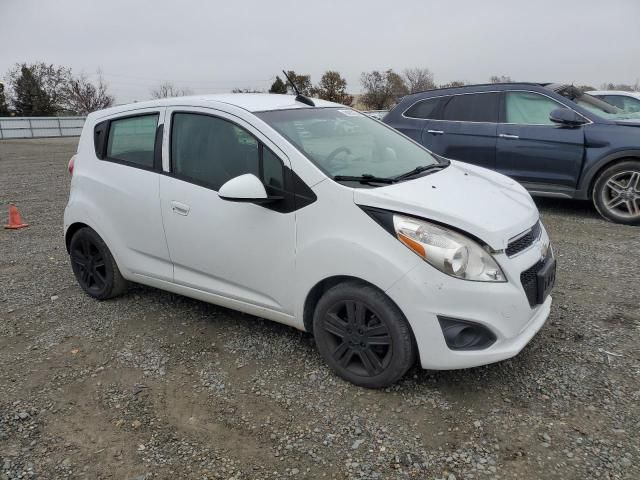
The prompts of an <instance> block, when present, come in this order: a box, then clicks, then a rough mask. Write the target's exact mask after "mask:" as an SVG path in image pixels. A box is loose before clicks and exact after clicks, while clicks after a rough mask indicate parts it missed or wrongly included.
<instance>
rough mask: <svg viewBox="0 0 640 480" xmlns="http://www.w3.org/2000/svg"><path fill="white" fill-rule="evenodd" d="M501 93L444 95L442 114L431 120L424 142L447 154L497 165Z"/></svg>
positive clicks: (468, 161) (462, 159) (440, 152)
mask: <svg viewBox="0 0 640 480" xmlns="http://www.w3.org/2000/svg"><path fill="white" fill-rule="evenodd" d="M498 103H499V94H498V93H496V92H486V93H465V94H460V95H451V96H446V97H442V103H441V104H440V105H439V109H440V112H438V113H439V116H438V118H434V119H431V120H429V122H428V124H427V125H426V126H425V128H424V130H423V132H422V144H423V145H425V146H426V147H427V148H429V149H430V150H431V151H433V152H434V153H437V154H439V155H442V156H443V157H447V158H452V159H454V160H461V161H463V162H467V163H473V164H474V165H478V166H481V167H486V168H491V169H493V168H495V155H496V132H497V121H498Z"/></svg>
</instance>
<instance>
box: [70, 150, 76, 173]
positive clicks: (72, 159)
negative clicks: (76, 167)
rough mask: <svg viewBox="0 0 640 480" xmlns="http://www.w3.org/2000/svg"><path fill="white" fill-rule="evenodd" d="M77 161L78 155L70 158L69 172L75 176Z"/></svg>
mask: <svg viewBox="0 0 640 480" xmlns="http://www.w3.org/2000/svg"><path fill="white" fill-rule="evenodd" d="M75 162H76V156H75V155H74V156H73V157H71V160H69V166H68V168H69V174H70V175H71V176H73V164H74V163H75Z"/></svg>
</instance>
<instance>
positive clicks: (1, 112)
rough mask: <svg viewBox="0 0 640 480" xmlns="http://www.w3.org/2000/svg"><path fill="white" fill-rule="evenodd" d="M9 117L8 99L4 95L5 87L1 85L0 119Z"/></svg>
mask: <svg viewBox="0 0 640 480" xmlns="http://www.w3.org/2000/svg"><path fill="white" fill-rule="evenodd" d="M8 115H9V107H8V106H7V97H6V95H5V93H4V85H3V84H2V83H0V117H6V116H8Z"/></svg>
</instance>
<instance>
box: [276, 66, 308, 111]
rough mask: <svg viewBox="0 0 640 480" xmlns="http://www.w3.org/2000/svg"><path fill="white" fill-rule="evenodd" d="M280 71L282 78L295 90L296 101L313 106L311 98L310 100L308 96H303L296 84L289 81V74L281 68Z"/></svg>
mask: <svg viewBox="0 0 640 480" xmlns="http://www.w3.org/2000/svg"><path fill="white" fill-rule="evenodd" d="M282 73H284V78H286V79H287V81H288V82H289V83H290V84H291V86H292V87H293V91H294V92H296V102H300V103H304V104H305V105H309V106H310V107H315V106H316V104H315V103H313V100H311V99H310V98H309V97H305V96H304V95H302V94H301V93H300V91H299V90H298V87H296V84H295V83H293V82H292V81H291V79H290V78H289V75H287V72H285V71H284V70H282Z"/></svg>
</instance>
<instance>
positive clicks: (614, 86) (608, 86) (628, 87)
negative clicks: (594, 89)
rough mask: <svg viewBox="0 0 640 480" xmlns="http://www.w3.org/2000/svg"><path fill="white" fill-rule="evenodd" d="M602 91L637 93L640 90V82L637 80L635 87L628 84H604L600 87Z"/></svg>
mask: <svg viewBox="0 0 640 480" xmlns="http://www.w3.org/2000/svg"><path fill="white" fill-rule="evenodd" d="M600 90H621V91H624V92H636V91H638V90H640V81H638V80H636V83H635V84H634V85H629V84H626V83H611V82H609V83H603V84H602V85H600Z"/></svg>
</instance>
